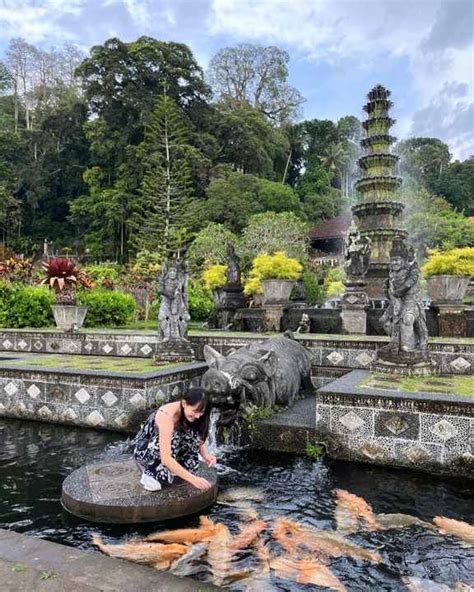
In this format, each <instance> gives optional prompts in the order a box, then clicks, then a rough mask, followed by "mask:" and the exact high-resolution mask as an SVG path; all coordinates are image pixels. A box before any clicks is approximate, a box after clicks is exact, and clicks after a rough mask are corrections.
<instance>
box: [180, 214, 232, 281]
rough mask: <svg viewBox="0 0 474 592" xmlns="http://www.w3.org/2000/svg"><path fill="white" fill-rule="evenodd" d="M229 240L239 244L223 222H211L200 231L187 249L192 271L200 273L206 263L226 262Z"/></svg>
mask: <svg viewBox="0 0 474 592" xmlns="http://www.w3.org/2000/svg"><path fill="white" fill-rule="evenodd" d="M229 241H230V242H232V243H233V244H234V246H237V244H238V242H239V239H238V237H237V235H236V234H234V233H233V232H231V231H230V230H229V229H228V228H226V227H225V226H224V225H223V224H216V223H215V222H211V223H210V224H208V225H207V226H206V227H205V228H203V229H202V230H201V231H200V232H198V233H197V235H196V237H195V238H194V240H193V242H192V243H191V245H190V247H189V249H188V251H187V259H188V262H189V267H190V270H191V272H194V273H196V274H197V273H200V272H201V271H202V270H203V269H204V267H205V266H206V265H223V264H225V263H226V261H227V243H228V242H229Z"/></svg>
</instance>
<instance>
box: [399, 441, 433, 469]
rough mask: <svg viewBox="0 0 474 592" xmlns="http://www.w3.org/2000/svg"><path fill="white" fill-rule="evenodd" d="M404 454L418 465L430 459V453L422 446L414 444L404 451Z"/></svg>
mask: <svg viewBox="0 0 474 592" xmlns="http://www.w3.org/2000/svg"><path fill="white" fill-rule="evenodd" d="M404 456H405V458H406V459H407V460H409V461H410V462H411V463H412V464H414V465H417V464H421V463H425V462H427V461H429V460H430V453H429V452H428V451H427V450H426V449H425V448H423V447H422V446H412V447H411V448H408V450H406V451H405V452H404Z"/></svg>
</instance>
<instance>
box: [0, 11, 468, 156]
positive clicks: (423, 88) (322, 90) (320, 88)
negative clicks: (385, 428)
mask: <svg viewBox="0 0 474 592" xmlns="http://www.w3.org/2000/svg"><path fill="white" fill-rule="evenodd" d="M141 35H147V36H151V37H154V38H156V39H160V40H164V41H176V42H180V43H186V44H187V45H188V46H189V47H190V48H191V49H192V51H193V53H194V55H195V57H196V59H197V61H198V62H199V64H200V65H201V66H202V67H203V68H204V70H205V69H206V68H207V66H208V64H209V61H210V59H211V58H212V57H213V56H214V55H215V54H216V53H217V51H219V49H221V48H223V47H234V46H236V45H238V44H240V43H253V44H259V45H263V46H267V45H276V46H278V47H280V48H282V49H285V50H286V51H287V52H288V54H289V56H290V62H289V83H290V84H292V85H293V86H295V87H296V88H298V90H299V91H300V92H301V94H302V95H303V96H304V97H305V99H306V102H305V103H304V105H303V114H302V118H304V119H312V118H318V119H332V120H334V121H336V120H337V119H339V118H340V117H343V116H344V115H355V116H357V117H359V118H363V111H362V105H363V104H364V102H365V97H366V94H367V92H368V91H369V90H370V89H371V88H372V87H373V86H374V85H375V84H377V83H381V84H383V85H384V86H386V87H388V88H389V89H391V91H392V99H393V101H394V103H395V105H394V109H393V113H392V116H393V117H394V118H396V119H397V124H396V126H395V127H394V129H393V132H394V134H395V135H396V136H398V137H399V138H405V137H410V136H425V137H427V136H428V137H436V138H440V139H441V140H443V141H444V142H446V143H447V144H448V145H449V147H450V151H451V153H452V154H453V157H454V158H458V159H465V158H467V157H469V156H470V155H472V154H474V102H473V97H474V51H473V50H474V0H64V1H62V0H0V60H1V59H2V57H3V55H4V52H5V49H6V47H7V46H8V42H9V39H10V38H12V37H23V38H24V39H25V40H26V41H28V42H29V43H32V44H34V45H36V46H38V47H41V48H43V49H49V48H50V47H52V46H60V45H61V44H62V43H65V42H67V43H73V44H76V45H77V46H78V47H80V48H81V49H82V50H84V51H86V52H87V51H88V50H89V49H90V47H91V46H93V45H99V44H102V43H104V41H106V40H107V39H109V38H111V37H119V38H120V39H121V40H123V41H133V40H135V39H137V38H138V37H140V36H141Z"/></svg>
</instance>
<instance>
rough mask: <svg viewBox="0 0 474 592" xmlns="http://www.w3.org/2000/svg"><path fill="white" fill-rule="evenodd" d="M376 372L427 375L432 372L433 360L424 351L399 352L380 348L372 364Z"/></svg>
mask: <svg viewBox="0 0 474 592" xmlns="http://www.w3.org/2000/svg"><path fill="white" fill-rule="evenodd" d="M374 370H375V371H376V372H385V373H388V374H400V375H402V374H403V375H405V376H427V375H429V374H433V370H434V366H433V362H432V361H431V360H430V358H429V357H428V354H427V353H425V352H420V351H414V352H401V351H396V352H394V351H391V350H389V349H384V348H382V350H381V351H379V352H378V357H377V361H376V363H375V366H374Z"/></svg>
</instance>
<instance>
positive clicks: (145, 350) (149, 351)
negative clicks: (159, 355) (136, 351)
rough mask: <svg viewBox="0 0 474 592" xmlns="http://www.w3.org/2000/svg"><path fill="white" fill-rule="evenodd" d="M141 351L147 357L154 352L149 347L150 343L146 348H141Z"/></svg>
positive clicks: (146, 344)
mask: <svg viewBox="0 0 474 592" xmlns="http://www.w3.org/2000/svg"><path fill="white" fill-rule="evenodd" d="M140 351H141V352H142V354H144V355H145V356H147V355H148V354H149V353H151V352H152V351H153V350H152V348H151V347H150V346H149V345H148V343H145V345H144V346H142V347H141V348H140Z"/></svg>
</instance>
